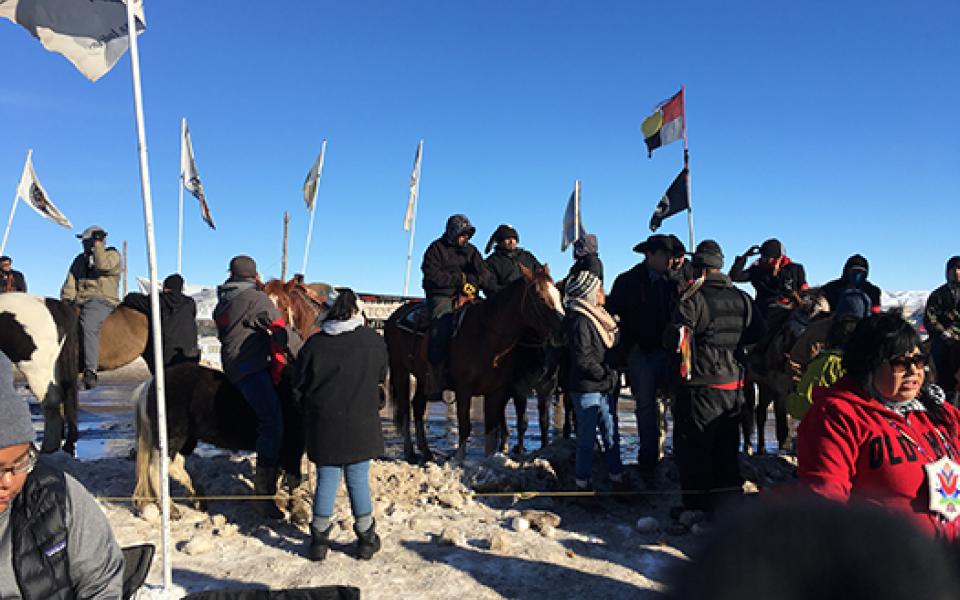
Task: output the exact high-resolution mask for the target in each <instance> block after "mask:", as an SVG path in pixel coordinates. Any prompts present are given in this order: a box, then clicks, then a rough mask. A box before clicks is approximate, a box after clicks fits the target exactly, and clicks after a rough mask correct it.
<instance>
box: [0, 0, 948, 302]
mask: <svg viewBox="0 0 960 600" xmlns="http://www.w3.org/2000/svg"><path fill="white" fill-rule="evenodd" d="M265 6H266V5H264V4H263V3H253V2H249V3H245V2H232V3H227V2H196V1H192V2H190V1H187V0H163V1H162V2H160V1H151V0H147V1H146V14H147V22H148V27H147V31H146V32H145V33H144V34H143V35H142V36H141V37H140V51H141V68H142V72H143V90H144V99H145V103H144V106H145V113H146V121H147V130H148V146H149V150H150V168H151V173H152V184H153V199H154V206H155V220H156V232H157V239H158V252H159V268H160V275H161V277H162V276H163V275H165V274H167V273H170V272H172V271H173V270H174V269H175V267H176V225H177V221H176V218H177V207H176V201H177V180H176V177H177V170H178V156H179V154H178V153H179V147H178V144H179V123H180V117H181V116H186V117H187V119H188V121H189V124H190V129H191V133H192V136H193V143H194V150H195V151H196V155H197V162H198V167H199V170H200V174H201V178H202V180H203V183H204V186H205V188H206V191H207V197H208V200H209V203H210V207H211V210H212V212H213V216H214V219H215V220H216V222H217V226H218V230H217V231H209V230H207V229H206V226H205V225H204V224H203V223H202V222H201V221H200V218H199V214H198V210H197V207H196V204H195V202H194V201H193V200H192V198H190V197H189V196H187V197H186V198H185V202H186V207H185V208H186V210H185V212H186V224H185V238H186V239H185V247H184V255H185V256H184V274H185V276H186V278H187V280H188V281H192V282H202V283H210V284H213V283H219V282H221V281H222V280H223V279H224V275H225V270H226V265H227V262H228V260H229V259H230V257H231V256H232V255H234V254H238V253H247V254H250V255H252V256H253V257H254V258H256V259H257V261H258V263H259V265H260V267H261V272H262V273H264V274H265V275H279V272H280V247H281V230H282V214H283V211H284V210H288V211H289V212H290V214H291V217H292V222H291V235H290V238H291V239H290V257H291V258H290V260H291V268H292V270H297V269H299V265H300V261H301V259H302V256H303V244H304V238H305V235H306V228H307V215H308V213H307V212H306V210H305V208H304V204H303V200H302V192H301V189H302V184H303V180H304V177H305V175H306V172H307V170H308V168H309V167H310V165H311V164H312V162H313V160H314V158H315V156H316V154H317V152H318V151H319V148H320V141H321V139H323V138H327V139H328V147H327V160H326V167H325V170H324V175H323V181H322V183H321V186H320V191H319V197H318V210H317V217H316V227H315V231H314V241H313V244H312V249H311V254H310V257H311V258H310V266H309V269H308V274H307V275H308V279H310V280H325V281H330V282H333V283H335V284H338V285H350V286H352V287H354V288H356V289H358V290H363V291H375V292H383V293H399V292H400V291H401V290H402V287H403V272H404V264H405V258H406V248H407V234H406V233H405V232H404V231H403V230H402V227H401V226H402V219H403V213H404V209H405V202H406V192H407V183H408V178H409V175H410V169H411V166H412V161H413V154H414V150H415V148H416V143H417V141H418V140H419V139H420V138H421V137H422V138H424V140H425V143H424V145H425V147H424V161H423V175H422V184H421V196H420V207H419V217H418V222H417V237H416V245H415V251H414V257H415V260H414V266H413V276H412V278H411V289H412V290H419V270H418V267H419V259H420V256H422V253H423V250H424V249H425V247H426V245H427V244H429V242H430V241H431V240H433V239H434V238H436V237H437V236H438V235H439V234H440V232H441V231H442V228H443V224H444V222H445V220H446V218H447V217H448V216H449V215H450V214H453V213H457V212H462V213H465V214H467V215H468V216H469V217H470V219H471V220H472V221H473V222H474V224H475V225H476V226H477V230H478V234H477V237H476V238H475V239H474V242H475V243H476V245H477V246H479V247H481V248H482V246H483V244H484V243H485V242H486V239H487V237H488V236H489V235H490V232H492V231H493V229H494V228H495V227H496V226H497V224H499V223H501V222H509V223H512V224H513V225H514V226H515V227H516V228H517V229H518V230H519V231H520V234H521V240H520V241H521V245H522V246H524V247H527V248H529V249H530V250H532V251H533V252H534V253H536V254H537V255H538V256H539V257H540V258H541V259H542V260H545V261H547V262H549V263H550V264H551V265H552V266H554V267H555V270H556V271H559V272H561V273H565V272H566V269H567V267H568V265H569V264H570V256H569V253H567V254H562V253H561V252H560V251H559V240H560V226H561V219H562V214H563V210H564V206H565V203H566V200H567V197H568V195H569V194H570V191H571V189H572V187H573V183H574V180H575V179H580V180H582V182H583V219H584V223H585V224H586V226H587V229H588V230H590V231H591V232H594V233H596V234H597V235H598V237H599V239H600V247H601V257H602V258H603V259H604V262H605V264H606V269H607V272H608V274H609V275H608V279H609V281H608V282H607V285H608V286H609V285H610V283H612V275H614V274H616V273H618V272H620V271H623V270H625V269H627V268H629V267H630V266H631V265H632V264H634V263H635V262H636V261H637V260H639V258H640V257H639V255H636V254H634V253H633V252H632V251H631V248H632V247H633V245H634V244H635V243H636V242H637V241H639V240H642V239H644V238H645V237H646V236H647V234H648V233H649V230H648V228H647V223H648V221H649V218H650V214H651V212H652V210H653V208H654V206H655V204H656V202H657V200H658V199H659V197H660V196H661V195H662V194H663V192H664V191H665V190H666V188H667V186H668V185H669V184H670V182H671V180H672V178H673V177H674V176H675V175H676V173H677V172H678V171H679V169H680V166H681V155H682V148H681V145H680V144H679V143H677V144H673V145H671V146H667V147H665V148H662V149H660V150H658V151H657V152H656V153H655V154H654V157H653V159H652V160H651V159H648V158H647V156H646V151H645V148H644V144H643V137H642V135H641V133H640V129H639V128H640V123H641V122H642V120H643V118H644V117H646V116H647V115H648V114H649V112H650V110H651V109H652V107H653V106H654V104H656V103H657V102H658V101H660V100H662V99H664V98H667V97H669V96H670V95H671V94H673V93H674V92H676V90H677V89H679V87H680V85H681V84H685V85H686V86H687V119H688V133H689V142H690V153H691V176H692V194H693V204H694V215H695V222H696V229H697V238H698V239H703V238H705V237H711V238H715V239H717V240H718V241H719V242H720V243H721V245H722V246H723V248H724V251H725V254H726V256H727V261H728V264H729V263H730V262H732V260H733V256H734V255H735V254H737V253H740V252H742V251H743V250H744V249H745V248H747V247H748V246H749V245H751V244H753V243H759V242H761V241H763V240H764V239H765V238H767V237H771V236H776V237H778V238H780V239H782V240H783V241H784V242H785V244H786V247H787V251H788V254H789V255H790V256H791V257H792V258H794V259H795V260H797V261H800V262H802V263H803V264H804V265H805V266H806V268H807V274H808V277H809V279H810V280H811V282H812V283H818V282H824V281H826V280H828V279H831V278H833V277H836V276H837V274H838V273H839V271H840V268H841V266H842V263H843V261H844V260H845V258H846V257H847V256H848V255H850V254H851V253H853V252H861V253H863V254H865V255H866V256H867V257H868V258H869V259H870V261H871V279H872V280H874V281H875V282H876V283H877V284H879V285H880V286H881V287H883V288H885V289H890V290H903V289H931V288H933V287H934V286H936V285H939V284H940V283H941V282H942V278H943V265H944V263H945V261H946V259H947V257H948V256H949V255H951V254H954V253H960V248H957V247H956V246H955V245H954V239H955V232H956V220H955V218H954V212H953V210H954V209H955V207H957V206H958V201H960V143H958V138H960V135H958V134H960V116H958V115H960V111H958V110H957V107H958V106H960V81H958V73H960V71H958V70H957V59H958V57H960V41H958V40H960V37H958V36H957V35H956V33H955V31H954V27H955V24H956V23H957V22H958V18H960V8H958V6H960V5H957V4H956V3H955V2H951V1H931V2H910V3H908V2H887V1H882V2H805V3H780V2H759V1H758V2H740V3H736V4H734V3H718V2H685V3H672V4H664V3H652V2H603V3H585V2H568V1H555V2H542V1H540V2H535V1H532V0H517V1H512V2H507V1H497V2H460V1H439V0H438V1H429V2H401V1H387V0H381V1H378V2H369V1H363V0H354V1H351V2H336V3H334V2H312V1H311V2H307V1H301V2H285V3H276V4H272V5H270V6H269V7H268V8H266V9H265ZM265 10H266V12H264V11H265ZM0 55H2V56H5V57H7V58H6V59H5V60H4V64H3V72H4V84H3V86H2V87H0V130H2V135H0V182H6V183H0V200H2V202H3V204H0V214H2V216H3V219H4V222H5V218H6V215H7V212H8V211H9V206H10V205H9V202H10V201H11V200H12V197H13V193H14V190H15V188H16V183H17V180H18V178H19V174H20V169H21V167H22V164H23V159H24V156H25V153H26V150H27V148H33V149H34V165H35V167H36V169H37V172H38V174H39V176H40V178H41V182H42V183H43V184H44V186H45V187H46V188H47V191H48V192H49V194H50V196H51V198H52V199H53V201H54V202H55V203H56V204H57V205H58V206H59V207H60V209H61V210H62V211H63V212H64V213H65V214H66V215H67V216H68V217H69V218H70V219H71V220H72V221H73V223H74V225H75V227H76V229H75V231H74V232H67V231H66V230H65V229H62V228H60V227H58V226H57V225H55V224H53V223H50V222H48V221H44V220H42V219H41V218H39V217H38V216H37V215H36V214H35V213H33V212H32V211H30V210H29V209H27V208H24V207H23V206H21V207H19V208H18V209H17V214H16V217H15V220H14V225H13V231H12V233H11V236H10V241H9V242H8V246H7V249H6V251H7V252H6V253H7V254H10V255H12V256H13V257H14V267H15V268H19V269H20V270H22V271H23V272H24V273H25V274H26V276H27V278H28V282H29V283H30V285H31V291H33V292H35V293H42V294H48V295H55V294H56V293H58V290H59V286H60V284H61V282H62V280H63V277H64V275H65V273H66V269H67V267H68V266H69V264H70V261H71V259H72V258H73V256H74V255H75V254H76V253H77V252H78V251H79V249H80V245H79V243H78V241H77V240H76V239H75V238H74V237H73V235H72V234H73V233H75V232H77V231H80V230H81V229H82V228H83V227H85V226H87V225H89V224H92V223H96V224H99V225H102V226H103V227H104V228H105V229H107V231H108V232H109V233H110V241H111V242H112V243H114V244H116V245H118V246H119V245H120V243H121V242H122V240H124V239H126V240H128V243H129V264H130V275H131V278H132V277H133V276H134V275H145V274H146V266H145V265H146V251H145V243H144V233H143V215H142V204H141V201H140V194H139V178H138V170H137V155H136V133H135V129H134V119H133V108H132V99H131V96H132V93H131V85H130V67H129V61H128V59H127V58H124V59H122V60H121V62H120V63H118V65H117V66H116V67H115V68H114V69H113V71H111V72H110V73H109V74H108V75H106V76H105V77H104V78H103V79H102V80H100V81H99V82H97V83H90V82H88V81H87V80H86V79H85V78H83V77H82V76H81V75H80V73H79V72H77V71H76V70H75V69H74V68H73V66H72V65H71V64H70V63H68V62H67V61H66V60H65V59H64V58H62V57H60V56H59V55H55V54H52V53H49V52H47V51H46V50H44V49H43V48H42V47H41V46H40V45H39V43H38V42H36V41H35V40H34V39H33V38H31V37H30V36H29V34H28V33H27V32H26V31H25V30H23V29H22V28H19V27H17V26H15V25H13V24H12V23H9V22H7V21H3V22H0ZM3 190H6V191H5V192H4V191H3ZM661 231H664V232H667V233H677V234H678V235H680V236H681V237H682V238H683V239H686V219H685V218H683V217H682V216H678V217H674V218H672V219H670V220H668V221H667V222H666V223H665V226H664V227H663V229H662V230H661Z"/></svg>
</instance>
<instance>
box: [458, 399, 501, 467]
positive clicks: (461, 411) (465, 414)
mask: <svg viewBox="0 0 960 600" xmlns="http://www.w3.org/2000/svg"><path fill="white" fill-rule="evenodd" d="M454 394H455V399H454V402H455V403H456V405H457V437H458V438H459V439H458V443H457V454H456V458H457V460H463V459H464V458H466V457H467V443H468V442H469V441H470V402H471V400H472V398H471V396H470V392H469V391H468V390H465V389H463V388H457V389H456V390H455V392H454ZM484 404H486V398H484ZM495 439H499V438H495Z"/></svg>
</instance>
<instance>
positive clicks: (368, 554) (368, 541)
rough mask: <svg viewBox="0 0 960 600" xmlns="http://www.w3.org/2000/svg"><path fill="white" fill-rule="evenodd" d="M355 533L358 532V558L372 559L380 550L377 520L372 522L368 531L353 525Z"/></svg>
mask: <svg viewBox="0 0 960 600" xmlns="http://www.w3.org/2000/svg"><path fill="white" fill-rule="evenodd" d="M353 531H354V533H356V534H357V558H359V559H361V560H370V559H371V558H372V557H373V555H374V554H376V553H377V552H378V551H379V550H380V536H379V535H377V522H376V521H373V522H372V523H370V528H369V529H367V530H366V531H358V530H357V526H356V525H354V526H353Z"/></svg>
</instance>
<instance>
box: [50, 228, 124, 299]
mask: <svg viewBox="0 0 960 600" xmlns="http://www.w3.org/2000/svg"><path fill="white" fill-rule="evenodd" d="M119 288H120V253H119V252H117V249H116V248H113V247H110V248H107V247H104V245H103V243H97V244H94V245H93V251H92V252H91V253H90V254H87V253H85V252H81V253H80V254H78V255H77V257H76V258H75V259H73V264H71V265H70V270H69V271H68V272H67V280H66V281H64V282H63V287H62V288H60V299H61V300H68V301H71V302H76V303H77V304H84V303H85V302H86V301H87V300H90V299H92V298H103V299H104V300H106V301H107V302H110V303H111V304H114V305H116V304H119V303H120V297H119V294H120V292H119Z"/></svg>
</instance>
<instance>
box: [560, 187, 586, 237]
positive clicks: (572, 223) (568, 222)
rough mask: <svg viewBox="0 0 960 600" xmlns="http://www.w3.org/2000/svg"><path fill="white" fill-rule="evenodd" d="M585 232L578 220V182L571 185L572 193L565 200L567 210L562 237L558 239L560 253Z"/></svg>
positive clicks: (580, 221)
mask: <svg viewBox="0 0 960 600" xmlns="http://www.w3.org/2000/svg"><path fill="white" fill-rule="evenodd" d="M586 233H587V230H586V229H584V228H583V221H582V220H581V219H580V180H579V179H578V180H577V181H576V182H575V183H574V184H573V193H572V194H570V199H569V200H567V210H566V211H565V212H564V213H563V236H562V237H561V239H560V251H561V252H563V251H565V250H566V249H567V247H569V246H570V244H572V243H574V242H575V241H577V240H578V239H580V238H581V237H583V236H584V235H586Z"/></svg>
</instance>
